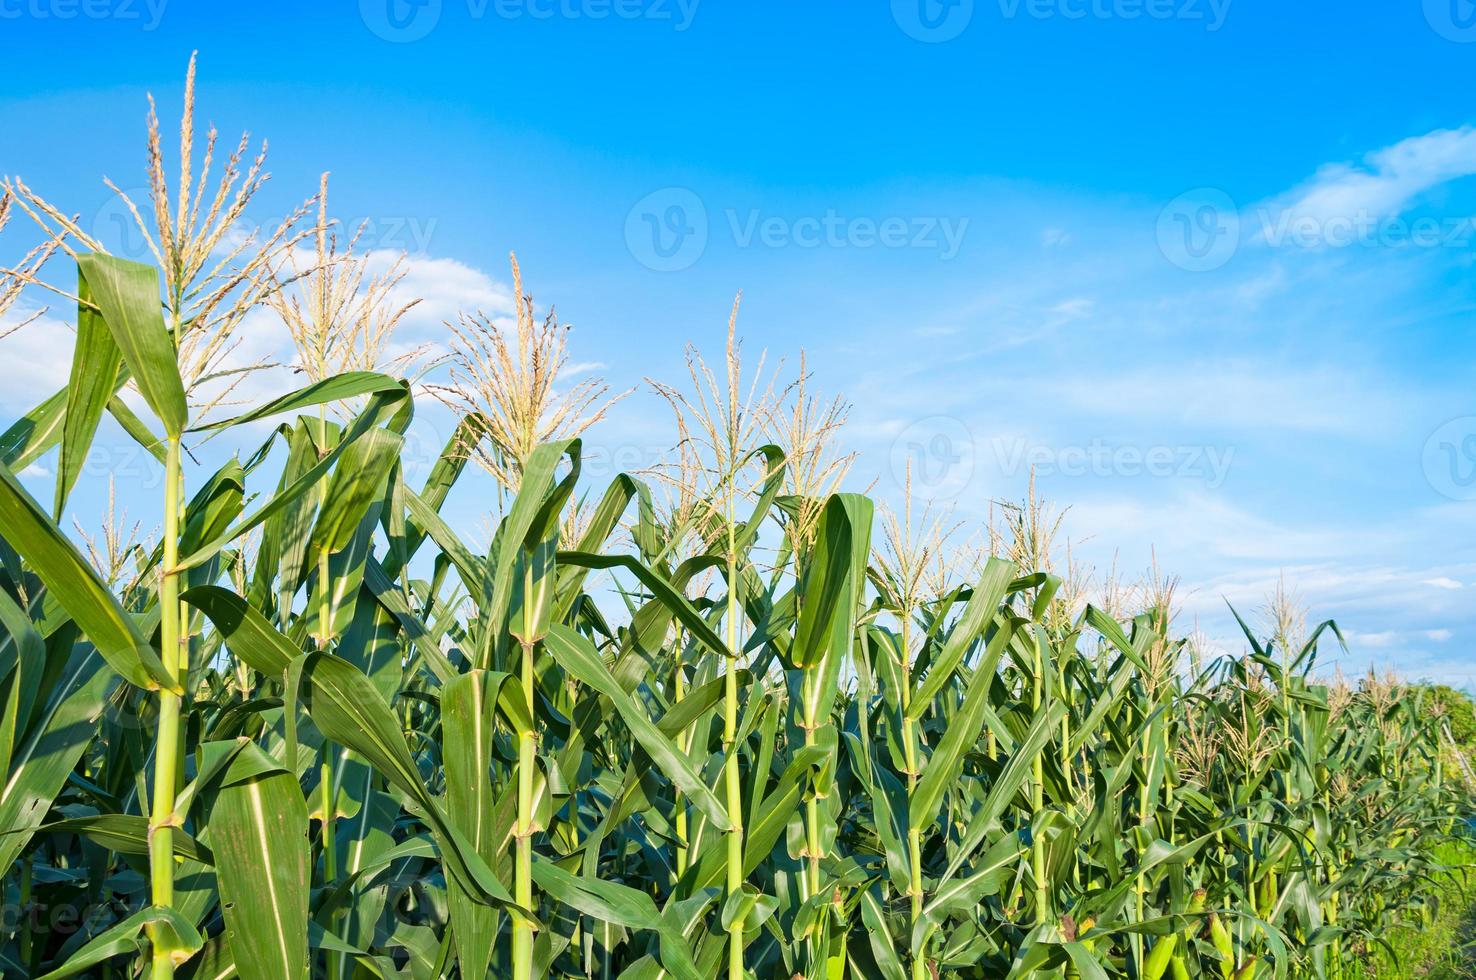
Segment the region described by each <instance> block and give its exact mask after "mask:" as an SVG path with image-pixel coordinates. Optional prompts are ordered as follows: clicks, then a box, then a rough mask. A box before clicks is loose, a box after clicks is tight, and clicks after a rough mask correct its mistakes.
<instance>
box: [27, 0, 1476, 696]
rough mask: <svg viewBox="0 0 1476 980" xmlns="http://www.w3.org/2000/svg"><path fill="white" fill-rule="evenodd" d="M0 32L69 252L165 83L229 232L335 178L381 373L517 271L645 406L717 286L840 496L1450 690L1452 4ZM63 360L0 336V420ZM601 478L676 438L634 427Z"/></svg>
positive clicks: (1428, 0) (465, 504)
mask: <svg viewBox="0 0 1476 980" xmlns="http://www.w3.org/2000/svg"><path fill="white" fill-rule="evenodd" d="M919 4H922V6H919ZM0 32H3V37H4V38H5V42H6V43H5V54H6V61H7V72H6V75H7V83H6V85H5V86H4V88H3V91H0V131H3V132H4V133H5V139H4V141H3V143H0V172H3V173H5V174H19V175H21V176H22V177H24V178H25V179H26V180H27V182H28V183H29V184H30V185H31V186H33V187H34V188H35V189H37V190H38V191H40V192H41V193H43V194H44V195H45V196H46V197H48V198H49V199H52V200H54V201H56V202H58V203H59V204H61V205H62V206H63V207H64V208H65V209H67V210H70V211H75V212H77V213H79V214H81V215H83V216H84V217H83V220H84V222H87V223H88V224H89V227H92V228H94V229H97V230H98V233H99V234H102V235H107V234H108V233H109V231H110V229H114V228H115V227H116V226H115V224H114V221H113V215H114V214H115V213H116V204H114V203H111V201H110V198H111V194H110V192H109V191H108V190H107V189H106V188H105V187H104V185H103V184H102V179H101V178H102V177H103V176H104V175H107V176H110V177H112V178H113V180H114V181H115V182H117V183H118V184H119V185H120V186H121V187H124V188H125V189H132V188H137V187H139V186H140V185H142V184H143V182H144V175H143V152H142V151H143V135H144V129H143V123H144V113H145V110H146V102H145V93H147V92H153V93H154V95H155V97H156V98H157V99H158V100H159V102H160V106H161V114H162V115H163V116H164V118H165V120H166V125H168V121H169V120H170V119H171V117H172V116H173V115H174V114H175V113H176V112H177V106H178V100H179V96H180V89H181V82H182V79H183V73H184V66H185V63H186V61H187V59H188V57H189V53H190V52H191V51H192V50H198V51H199V52H200V98H199V103H200V108H199V116H200V119H201V121H202V122H203V121H207V120H208V121H211V122H213V123H215V124H216V125H218V126H219V127H220V129H221V131H222V133H223V136H224V137H226V138H231V137H233V136H234V135H235V134H236V133H238V132H239V131H241V130H243V129H249V130H250V131H251V132H252V133H253V134H254V135H255V136H258V137H265V138H267V139H269V140H270V154H269V168H270V170H271V171H272V173H273V179H272V181H271V183H270V185H269V188H268V190H267V191H266V192H264V193H263V195H262V197H261V198H260V199H259V202H258V205H259V206H258V207H257V209H256V211H257V214H258V216H259V217H262V218H266V217H270V216H272V215H280V214H282V213H284V212H285V211H286V210H287V209H288V208H290V207H291V206H292V205H293V204H295V203H296V202H298V201H300V200H302V199H303V198H305V197H306V196H308V195H309V194H310V193H312V191H313V190H315V188H316V185H317V177H318V174H319V173H320V172H321V171H324V170H328V171H331V172H332V192H331V201H332V205H333V211H334V212H335V214H337V215H338V216H339V217H341V218H342V219H344V220H345V222H346V223H347V224H357V223H358V222H360V221H365V220H367V221H368V222H370V224H369V230H368V231H367V232H366V237H365V243H366V244H367V245H369V246H371V247H374V248H380V249H384V250H386V251H389V250H405V251H407V252H409V253H410V263H411V266H410V268H411V275H410V277H409V279H408V280H407V284H408V286H409V287H410V288H414V289H417V290H419V291H421V292H424V293H427V294H429V295H430V296H431V298H432V299H433V301H432V302H427V303H425V304H422V306H421V307H420V308H418V309H417V311H415V313H414V314H413V315H412V317H411V318H410V320H409V321H408V323H407V327H406V333H407V337H408V338H410V339H417V340H426V341H430V342H437V341H442V340H444V330H443V329H442V328H441V327H440V322H441V320H442V319H444V318H445V317H447V316H450V315H452V314H453V313H454V312H455V310H456V309H457V308H458V307H483V308H485V309H487V310H488V312H494V313H500V312H505V310H506V308H507V301H508V287H507V283H508V275H507V272H506V268H507V264H506V256H507V253H508V252H509V250H512V249H516V250H517V253H518V256H519V259H520V262H521V264H522V268H523V272H524V276H525V284H526V285H527V286H528V288H529V289H530V290H531V292H532V293H533V294H534V296H535V298H536V299H537V300H538V301H539V302H540V303H546V302H554V303H556V304H557V307H558V310H559V312H560V315H561V317H562V318H563V319H565V320H567V321H569V322H571V323H573V324H574V325H575V331H574V339H573V346H574V356H575V359H576V360H577V361H579V362H581V363H583V364H588V365H595V364H597V365H599V368H598V371H599V373H600V374H602V375H604V376H605V377H606V378H608V379H609V380H610V381H611V382H612V383H614V384H617V385H621V386H626V385H633V384H637V383H639V381H640V379H641V378H642V377H644V376H647V375H650V376H655V377H658V378H663V379H668V380H676V379H678V378H679V377H680V375H681V372H682V370H683V367H682V346H683V345H684V344H685V343H686V342H688V341H696V342H697V343H699V344H700V345H702V346H703V347H705V348H706V349H709V350H714V351H715V350H716V349H717V347H718V345H719V344H720V343H721V340H722V331H723V328H724V325H725V323H726V317H727V311H728V307H729V305H730V303H731V301H732V297H733V294H734V292H735V291H736V290H738V289H740V288H741V289H742V290H743V291H744V299H743V311H742V314H741V318H740V324H741V332H742V334H743V335H744V337H745V339H746V344H747V348H748V349H749V350H750V351H751V352H756V351H757V350H759V349H764V348H766V349H767V350H768V351H769V352H770V356H771V358H777V357H780V356H783V357H786V358H788V359H789V363H790V364H791V365H792V364H793V363H794V360H795V358H796V356H797V354H798V351H799V349H800V348H801V347H803V348H804V349H805V350H806V351H807V352H808V363H809V366H810V367H811V368H812V369H813V370H814V372H815V383H816V384H817V385H819V386H820V387H822V388H824V389H825V390H827V391H830V392H834V393H836V394H840V395H843V396H844V397H845V398H847V399H848V400H849V401H850V402H852V403H853V404H854V406H855V408H854V411H853V414H852V420H851V425H850V427H849V430H848V434H847V442H848V445H850V446H851V447H853V448H855V449H857V450H859V451H861V452H862V454H863V456H862V460H861V463H860V464H859V465H858V467H857V470H856V481H857V482H858V484H860V485H866V484H867V483H869V482H870V481H871V480H873V479H875V480H876V483H875V492H876V494H877V495H878V496H881V497H883V498H886V499H890V500H893V501H895V500H896V499H897V497H898V493H899V488H898V483H899V480H898V473H899V471H900V470H901V469H902V468H903V467H902V462H901V461H902V460H904V459H905V458H906V457H907V456H908V455H909V454H912V456H913V458H914V467H915V470H916V471H917V473H918V474H919V475H920V478H919V480H918V482H919V483H920V484H921V486H920V487H919V489H920V490H921V491H922V492H924V493H926V494H927V495H928V496H930V497H932V498H936V499H937V500H938V501H939V502H940V505H949V506H952V507H953V508H955V513H956V514H957V515H958V516H959V517H963V518H973V517H977V516H979V515H982V514H983V513H985V512H986V511H987V509H988V502H989V500H990V499H992V498H1005V499H1018V498H1019V497H1020V496H1021V495H1022V494H1023V493H1024V489H1025V485H1026V482H1027V479H1028V472H1029V469H1030V466H1031V465H1032V464H1033V465H1034V466H1035V467H1036V470H1037V473H1038V480H1039V485H1040V487H1041V489H1042V491H1043V492H1044V493H1045V495H1046V496H1047V497H1049V498H1050V499H1051V500H1052V501H1054V502H1056V503H1058V504H1060V505H1069V507H1070V510H1069V511H1068V513H1067V517H1066V522H1065V533H1066V534H1068V535H1069V536H1070V538H1071V539H1072V541H1073V545H1074V551H1075V553H1076V554H1077V555H1078V557H1081V558H1083V559H1085V560H1087V561H1090V562H1092V563H1094V564H1096V565H1098V566H1099V567H1102V568H1105V567H1107V566H1109V565H1110V564H1111V563H1112V562H1113V560H1114V557H1115V559H1116V561H1117V565H1118V568H1119V570H1120V571H1122V572H1123V573H1125V574H1128V575H1131V574H1133V573H1135V572H1136V571H1137V570H1138V569H1141V568H1143V567H1145V566H1146V565H1147V564H1148V563H1149V561H1150V560H1151V559H1152V557H1153V555H1154V554H1156V556H1157V559H1158V561H1159V563H1160V565H1161V566H1162V567H1163V568H1164V569H1165V570H1167V571H1170V572H1174V573H1177V574H1179V575H1180V576H1181V577H1182V580H1183V584H1182V592H1183V594H1184V595H1185V597H1186V598H1185V611H1184V614H1183V615H1184V617H1185V618H1184V620H1183V622H1182V625H1183V626H1184V627H1185V628H1188V627H1190V626H1192V625H1194V621H1196V620H1197V622H1198V625H1199V627H1200V628H1201V629H1202V630H1203V631H1204V632H1205V633H1206V634H1207V635H1208V636H1209V638H1210V639H1211V641H1212V642H1216V643H1219V644H1222V645H1223V646H1225V647H1226V648H1228V649H1235V648H1236V642H1235V637H1234V634H1233V630H1232V629H1231V625H1230V624H1229V623H1228V622H1227V620H1228V617H1227V616H1226V614H1225V612H1224V609H1225V605H1224V604H1225V601H1226V600H1227V599H1228V600H1229V601H1232V602H1234V603H1235V604H1236V605H1237V606H1238V607H1240V608H1243V609H1245V610H1247V611H1252V612H1253V611H1254V610H1255V609H1256V607H1257V606H1259V604H1260V603H1261V601H1262V598H1263V596H1264V595H1265V593H1266V592H1267V591H1268V590H1269V589H1270V588H1271V587H1273V586H1274V584H1275V582H1276V580H1277V578H1278V576H1279V575H1281V574H1283V573H1284V574H1285V576H1286V579H1287V582H1288V584H1289V585H1291V586H1293V587H1294V588H1296V589H1297V590H1298V591H1299V592H1300V593H1301V595H1302V597H1303V598H1304V599H1305V600H1306V601H1307V602H1308V603H1309V604H1310V605H1311V606H1312V608H1313V612H1314V614H1315V615H1316V616H1317V618H1322V617H1324V616H1332V617H1335V618H1336V619H1337V620H1338V621H1339V623H1340V624H1341V625H1342V626H1343V627H1344V629H1345V630H1346V631H1347V633H1348V635H1349V642H1350V648H1351V651H1350V654H1349V655H1348V658H1347V664H1348V668H1349V669H1350V670H1357V669H1360V668H1362V667H1363V666H1365V665H1367V664H1368V663H1370V662H1374V663H1377V664H1380V665H1389V666H1393V667H1395V668H1396V669H1399V670H1401V671H1403V672H1405V673H1407V674H1410V675H1413V676H1431V677H1439V678H1442V679H1446V680H1452V681H1454V682H1456V683H1459V684H1462V685H1466V686H1469V685H1472V684H1476V660H1473V658H1472V656H1471V653H1470V644H1471V642H1472V641H1473V639H1476V616H1473V614H1472V612H1471V611H1470V605H1471V604H1470V600H1469V596H1470V595H1471V594H1472V590H1476V551H1473V548H1472V544H1471V541H1472V532H1473V531H1476V506H1473V505H1472V504H1471V503H1470V502H1469V500H1470V499H1471V498H1472V497H1476V485H1471V480H1470V478H1471V475H1472V469H1473V467H1476V419H1473V418H1471V416H1476V385H1473V383H1472V382H1473V380H1476V378H1473V374H1476V372H1473V365H1476V359H1473V354H1476V351H1473V349H1472V348H1473V346H1476V338H1473V332H1472V326H1473V323H1476V320H1473V298H1476V289H1473V286H1476V269H1473V267H1472V258H1473V255H1476V229H1473V226H1472V216H1473V215H1476V180H1473V179H1472V175H1473V174H1476V130H1473V129H1472V128H1471V127H1472V125H1473V124H1476V108H1473V107H1472V104H1471V100H1470V98H1469V91H1470V79H1471V77H1472V70H1473V68H1476V10H1473V9H1471V4H1470V2H1469V0H1425V2H1423V4H1421V3H1416V2H1410V3H1403V4H1387V3H1372V2H1360V3H1354V4H1349V3H1337V4H1334V3H1330V2H1315V0H1309V2H1301V3H1295V4H1288V3H1279V2H1271V0H1215V2H1211V0H973V2H972V3H970V2H968V0H954V2H953V3H952V4H951V5H947V6H945V5H943V4H940V3H938V2H937V0H895V2H890V3H889V2H886V0H874V2H873V0H867V2H856V0H851V2H845V3H842V2H838V0H835V2H821V0H814V2H806V3H802V4H793V3H770V2H748V3H738V2H733V0H725V2H719V0H695V2H694V0H420V2H419V3H418V4H410V3H406V2H404V0H363V2H362V3H352V2H350V3H342V4H333V5H327V4H322V5H306V4H290V5H289V4H279V3H256V4H251V5H220V4H205V3H185V2H183V0H152V2H148V0H0ZM26 231H27V229H24V228H22V226H21V225H20V224H16V225H13V226H12V228H11V229H8V230H7V232H6V234H5V235H4V236H3V237H0V254H3V256H4V257H6V258H12V257H14V254H15V252H16V250H18V249H20V248H22V247H23V246H24V245H25V244H27V242H26V241H25V234H26ZM115 245H116V247H117V248H119V249H124V250H126V248H127V247H128V246H127V243H126V242H123V241H118V242H116V243H115ZM65 319H66V316H65V315H64V314H63V313H62V312H60V311H53V314H52V316H51V317H48V318H47V319H44V320H42V321H40V322H38V323H37V324H33V325H32V326H31V327H29V328H27V329H26V330H25V331H23V332H21V333H19V334H16V335H14V336H12V337H10V338H7V339H5V340H4V341H0V347H3V348H4V349H5V351H6V358H7V362H8V364H9V369H8V370H9V372H10V376H9V377H10V380H9V383H8V384H6V385H4V386H0V414H3V417H4V418H11V417H13V416H14V415H16V414H18V413H19V412H21V411H24V410H25V409H26V408H28V407H29V406H30V405H31V404H33V403H34V402H35V401H37V400H39V398H40V397H44V395H45V394H48V393H49V392H50V391H51V390H54V389H55V387H56V386H57V385H58V384H60V383H61V381H62V380H63V379H64V377H65V370H66V365H65V359H64V358H63V357H61V356H59V355H58V353H57V351H58V350H59V349H65V347H64V346H63V347H62V348H59V347H58V341H57V339H56V337H57V334H58V331H64V330H65V327H64V323H63V321H65ZM269 341H270V332H269V331H265V332H263V333H262V335H261V341H260V342H261V343H262V344H266V343H269ZM61 343H62V344H63V345H65V344H69V343H70V340H69V339H67V340H65V341H61ZM424 415H425V419H424V424H425V425H427V426H428V427H429V430H428V431H427V433H426V434H425V436H424V441H425V443H426V444H427V445H430V444H433V443H434V442H435V437H436V434H437V431H436V428H435V427H436V426H437V425H438V424H444V423H443V422H441V423H438V422H437V420H436V418H435V412H434V411H427V412H426V413H424ZM593 441H594V442H595V443H596V444H598V445H599V446H601V447H603V450H604V451H605V452H606V453H607V454H609V457H613V456H614V454H615V453H616V451H617V450H618V451H620V452H622V453H623V454H624V455H622V456H619V457H616V458H620V459H623V460H625V459H628V460H641V461H645V460H646V458H647V457H648V456H649V455H650V454H651V453H653V452H654V451H655V449H656V448H657V447H659V446H662V445H664V444H665V443H666V442H669V441H670V427H669V426H668V425H667V423H666V417H665V414H664V411H663V409H662V407H661V406H660V405H659V404H658V403H657V402H656V401H655V399H653V398H651V397H649V396H648V395H645V394H640V395H637V396H635V397H632V398H631V399H628V400H627V401H625V402H622V403H621V405H620V406H619V408H618V409H617V411H616V412H615V413H614V415H613V416H612V417H611V419H610V420H609V421H608V422H607V423H605V424H604V425H603V426H602V427H601V428H600V429H599V430H597V431H596V432H595V433H594V435H593ZM609 457H607V458H609ZM113 459H114V460H119V459H121V456H115V457H113ZM609 468H610V467H609V464H606V469H609ZM41 469H43V470H44V469H45V466H44V465H43V466H42V467H41ZM111 469H113V470H115V471H117V475H118V481H119V493H120V496H121V497H122V498H123V499H124V501H125V502H132V501H134V500H135V498H136V500H137V503H136V504H134V506H133V508H132V509H133V510H134V512H135V514H136V516H138V517H140V518H142V519H145V520H146V521H147V519H148V515H149V513H150V512H149V508H148V500H149V499H151V498H149V497H145V496H144V493H145V489H144V487H145V485H146V484H147V483H148V481H149V479H150V477H149V476H148V475H147V474H146V473H144V472H143V469H142V468H141V467H139V466H135V465H133V464H131V463H128V464H126V465H125V464H123V463H117V464H116V465H112V466H111ZM28 479H30V480H32V481H33V482H34V483H35V485H36V487H37V488H38V492H39V491H40V490H41V489H42V488H45V487H47V485H48V484H47V479H46V477H45V476H44V474H43V473H40V472H37V473H35V474H33V475H32V476H30V477H28ZM46 492H49V490H47V491H46ZM105 494H106V482H105V480H104V479H103V477H102V471H101V470H99V471H98V472H95V473H91V474H90V475H89V478H88V485H87V486H85V487H84V488H83V489H82V490H81V491H80V492H79V495H78V497H77V500H76V505H75V506H76V508H77V510H78V513H79V515H81V516H84V517H85V516H86V515H87V514H88V513H90V512H91V511H92V510H95V508H96V507H97V506H98V503H99V501H100V500H101V499H102V498H103V497H104V496H105ZM455 506H456V507H457V508H458V509H459V516H460V517H462V518H463V519H464V520H465V521H469V522H474V521H475V520H476V516H475V510H476V501H475V500H474V499H458V500H457V501H456V502H455ZM1150 548H1151V551H1150Z"/></svg>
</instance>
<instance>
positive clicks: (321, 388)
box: [191, 371, 403, 432]
mask: <svg viewBox="0 0 1476 980" xmlns="http://www.w3.org/2000/svg"><path fill="white" fill-rule="evenodd" d="M402 387H403V385H402V383H401V382H400V381H397V380H396V379H394V378H391V377H390V376H389V375H387V374H380V373H378V372H377V371H346V372H344V373H343V374H335V375H334V376H333V377H331V378H325V379H323V380H322V381H317V382H314V383H313V384H310V385H308V386H307V387H305V388H299V389H298V390H297V391H294V392H291V393H290V394H286V395H283V396H281V397H280V398H273V399H272V400H271V401H269V402H267V403H266V404H264V405H258V406H257V407H256V408H253V409H251V410H250V411H248V412H243V413H241V414H240V415H236V416H234V417H232V418H229V419H224V420H222V421H219V422H211V423H209V424H208V425H197V426H195V427H194V428H193V429H191V431H192V432H211V431H214V430H217V429H228V428H230V427H232V426H236V425H242V424H244V423H246V422H255V421H257V420H259V419H265V418H271V417H272V416H273V415H281V414H282V413H283V412H299V411H301V410H302V409H304V408H312V407H313V406H315V405H326V404H329V403H332V402H338V401H343V400H344V399H345V398H354V397H357V396H360V395H375V394H379V393H380V392H393V391H396V390H399V389H401V388H402Z"/></svg>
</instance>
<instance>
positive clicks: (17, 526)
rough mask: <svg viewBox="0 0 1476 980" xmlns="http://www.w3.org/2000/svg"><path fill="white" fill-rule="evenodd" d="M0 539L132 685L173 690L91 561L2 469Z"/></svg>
mask: <svg viewBox="0 0 1476 980" xmlns="http://www.w3.org/2000/svg"><path fill="white" fill-rule="evenodd" d="M0 536H3V537H4V539H5V540H6V542H8V543H9V544H10V546H11V547H13V548H15V550H16V551H18V552H19V553H20V554H21V556H22V557H23V558H25V560H26V562H27V563H28V564H29V565H30V567H31V568H32V569H34V570H35V572H36V574H37V575H38V576H40V578H41V581H43V582H45V583H46V587H47V590H48V592H49V593H50V595H51V596H52V597H53V598H55V599H56V601H57V602H58V603H59V604H60V605H61V607H62V608H63V609H65V610H66V611H67V615H69V616H71V617H72V619H73V620H74V621H75V622H76V623H77V625H78V627H80V628H81V630H82V632H83V633H84V634H86V636H87V638H88V639H89V640H91V641H92V643H93V645H95V646H96V647H97V649H98V652H99V653H101V654H102V655H103V657H104V659H106V660H107V662H108V666H110V667H112V668H113V669H114V670H116V671H117V672H118V674H119V676H121V677H123V678H124V679H125V680H127V681H128V682H129V683H131V684H133V685H135V686H137V687H142V688H149V689H155V688H159V687H173V686H174V681H173V679H172V678H171V677H170V676H169V673H168V672H167V671H166V670H165V669H164V664H163V663H162V662H160V660H159V655H158V654H156V653H155V652H154V650H153V648H152V647H150V646H149V643H148V641H147V640H146V639H145V638H144V635H143V634H142V633H141V632H140V631H139V628H138V625H137V624H136V623H135V622H134V620H133V617H132V616H130V615H129V614H128V613H127V612H125V611H124V609H123V607H122V606H120V605H119V604H118V600H117V599H116V598H115V597H114V596H113V594H112V593H111V592H110V591H108V587H107V585H106V584H104V583H103V581H102V579H100V578H98V575H97V572H95V571H94V570H93V568H92V566H91V565H90V564H88V562H87V559H85V558H83V557H82V555H81V553H79V552H78V551H77V548H76V546H75V545H73V544H72V542H71V541H70V540H69V539H68V538H67V536H66V535H65V534H63V533H62V532H61V529H60V528H58V527H57V526H56V524H55V523H53V522H52V520H51V518H49V517H48V516H47V515H46V512H45V511H44V510H42V509H41V506H40V504H38V503H36V501H35V500H34V499H33V498H32V497H31V495H30V494H28V493H27V492H26V490H25V488H24V487H22V486H21V485H20V481H19V480H17V479H16V478H15V474H14V473H12V472H11V471H10V468H9V467H7V466H3V465H0Z"/></svg>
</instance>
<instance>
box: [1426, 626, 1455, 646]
mask: <svg viewBox="0 0 1476 980" xmlns="http://www.w3.org/2000/svg"><path fill="white" fill-rule="evenodd" d="M1453 635H1455V634H1453V633H1452V632H1451V631H1450V630H1446V629H1440V630H1425V639H1427V640H1434V641H1435V642H1436V643H1444V642H1445V641H1446V640H1448V639H1450V638H1451V637H1452V636H1453Z"/></svg>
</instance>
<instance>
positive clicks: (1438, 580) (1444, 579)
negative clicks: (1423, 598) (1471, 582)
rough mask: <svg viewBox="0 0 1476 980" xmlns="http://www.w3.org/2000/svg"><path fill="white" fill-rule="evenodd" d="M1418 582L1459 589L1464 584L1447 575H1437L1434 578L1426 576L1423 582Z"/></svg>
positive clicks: (1438, 587) (1439, 587)
mask: <svg viewBox="0 0 1476 980" xmlns="http://www.w3.org/2000/svg"><path fill="white" fill-rule="evenodd" d="M1420 584H1421V585H1430V586H1434V587H1435V588H1437V589H1460V588H1464V586H1463V585H1461V583H1459V582H1457V581H1456V580H1455V579H1453V578H1451V577H1450V576H1448V575H1437V576H1435V577H1434V578H1427V579H1425V580H1424V581H1423V582H1421V583H1420Z"/></svg>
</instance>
